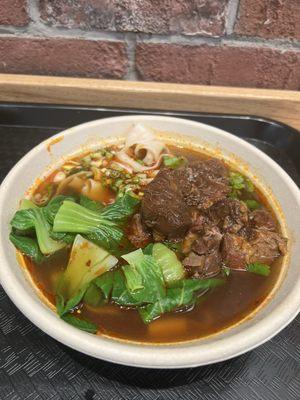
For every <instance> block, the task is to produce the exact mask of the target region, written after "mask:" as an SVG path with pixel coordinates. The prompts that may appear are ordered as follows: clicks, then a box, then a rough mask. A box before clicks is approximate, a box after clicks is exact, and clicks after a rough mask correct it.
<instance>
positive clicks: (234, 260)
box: [222, 229, 287, 269]
mask: <svg viewBox="0 0 300 400" xmlns="http://www.w3.org/2000/svg"><path fill="white" fill-rule="evenodd" d="M286 244H287V240H286V239H285V238H283V237H282V236H281V235H280V234H279V233H276V232H271V231H268V230H259V229H256V230H253V232H252V238H251V240H249V241H247V240H246V239H244V238H243V237H241V236H238V235H233V234H229V233H227V234H225V236H224V240H223V244H222V257H223V261H224V263H225V264H226V265H227V266H228V267H229V268H233V269H245V268H246V266H247V264H249V263H256V262H259V263H263V264H268V265H270V264H272V262H274V261H275V260H276V259H277V258H278V257H279V256H281V255H284V254H285V253H286Z"/></svg>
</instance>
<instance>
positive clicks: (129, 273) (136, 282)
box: [122, 265, 144, 292]
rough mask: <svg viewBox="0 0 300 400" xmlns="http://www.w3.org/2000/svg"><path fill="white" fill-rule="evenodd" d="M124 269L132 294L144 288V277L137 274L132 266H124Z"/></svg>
mask: <svg viewBox="0 0 300 400" xmlns="http://www.w3.org/2000/svg"><path fill="white" fill-rule="evenodd" d="M122 269H123V272H124V275H125V279H126V285H127V287H128V290H129V291H130V292H135V291H136V290H139V289H143V288H144V285H143V279H142V275H141V274H140V273H139V272H137V270H136V269H135V268H134V267H132V266H130V265H124V267H122Z"/></svg>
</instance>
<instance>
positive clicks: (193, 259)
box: [182, 251, 205, 268]
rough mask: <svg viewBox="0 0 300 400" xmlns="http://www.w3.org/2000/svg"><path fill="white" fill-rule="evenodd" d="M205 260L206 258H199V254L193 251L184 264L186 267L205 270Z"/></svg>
mask: <svg viewBox="0 0 300 400" xmlns="http://www.w3.org/2000/svg"><path fill="white" fill-rule="evenodd" d="M204 259H205V257H204V256H199V254H196V253H194V252H193V251H191V252H190V254H189V255H188V256H187V257H185V259H184V260H183V261H182V264H183V265H184V266H185V267H199V268H203V265H204Z"/></svg>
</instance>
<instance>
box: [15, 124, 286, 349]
mask: <svg viewBox="0 0 300 400" xmlns="http://www.w3.org/2000/svg"><path fill="white" fill-rule="evenodd" d="M11 226H12V230H11V234H10V240H11V242H12V243H13V244H14V245H15V247H16V248H17V249H18V252H19V253H21V254H22V256H23V258H24V260H25V263H26V267H27V269H28V271H29V273H30V275H31V277H32V279H33V280H34V282H35V284H36V285H37V287H38V288H39V289H40V291H41V292H42V293H43V295H44V296H45V297H46V298H47V299H48V301H49V302H50V303H51V304H52V305H53V307H55V309H56V311H57V313H58V315H59V316H60V318H62V319H63V320H64V321H65V322H66V323H69V324H71V325H73V326H75V327H77V328H79V329H82V330H85V331H87V332H90V333H94V334H98V335H108V336H110V337H113V338H121V339H126V340H131V341H138V342H148V343H149V342H150V343H170V342H180V341H187V340H193V339H198V338H201V337H205V336H207V335H210V334H213V333H217V332H219V331H221V330H223V329H225V328H227V327H230V326H232V325H234V324H236V323H237V322H239V321H241V320H243V319H244V318H245V317H247V316H249V315H250V314H251V313H252V312H253V311H254V310H255V309H257V308H258V306H259V305H260V304H262V302H263V301H264V300H265V299H266V298H267V296H268V295H269V293H270V292H271V291H272V289H273V287H274V285H275V284H276V282H277V279H278V276H279V273H280V270H281V265H282V258H283V255H284V254H285V253H286V246H287V239H285V238H284V237H283V236H282V234H281V231H280V226H279V224H278V221H277V220H276V217H275V215H274V213H273V211H272V209H271V208H270V206H269V205H268V202H267V201H266V198H265V197H264V196H263V195H262V193H260V192H259V190H258V189H257V188H256V187H255V186H254V184H253V183H252V182H251V181H250V180H249V179H248V178H247V177H246V176H244V175H242V174H240V173H239V172H237V171H234V170H232V169H231V168H230V166H228V165H226V164H225V163H224V161H223V160H222V159H220V158H218V159H217V158H212V157H208V156H207V154H204V153H201V152H200V151H195V150H192V149H189V148H182V147H177V146H174V145H168V146H166V145H165V144H164V143H162V142H161V141H159V140H158V139H156V138H155V137H154V135H153V134H152V132H150V131H149V130H148V129H146V128H145V127H144V126H142V125H139V124H138V125H136V126H134V127H133V129H132V131H131V132H129V134H128V136H127V138H126V140H125V143H124V144H122V145H110V146H108V147H102V148H99V149H97V150H94V151H92V152H90V153H86V154H84V155H82V156H81V157H77V158H73V159H70V160H68V161H66V162H65V164H64V165H62V166H61V167H60V168H59V169H57V170H56V171H54V172H53V173H51V174H50V175H49V176H48V178H47V179H45V180H44V181H43V182H42V183H41V184H40V185H39V186H38V187H37V188H36V190H35V191H34V193H33V194H32V196H31V198H27V199H23V200H22V201H21V203H20V209H19V210H18V211H17V212H16V213H15V215H14V217H13V219H12V221H11Z"/></svg>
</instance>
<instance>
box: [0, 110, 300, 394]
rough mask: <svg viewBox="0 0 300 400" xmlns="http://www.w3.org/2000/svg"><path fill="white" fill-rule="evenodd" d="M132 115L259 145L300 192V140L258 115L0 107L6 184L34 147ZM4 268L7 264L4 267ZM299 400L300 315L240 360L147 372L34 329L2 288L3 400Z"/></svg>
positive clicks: (0, 163)
mask: <svg viewBox="0 0 300 400" xmlns="http://www.w3.org/2000/svg"><path fill="white" fill-rule="evenodd" d="M127 114H162V115H170V116H177V117H181V118H188V119H192V120H195V121H200V122H204V123H207V124H209V125H213V126H217V127H219V128H222V129H224V130H227V131H228V132H231V133H233V134H235V135H237V136H240V137H242V138H244V139H246V140H247V141H249V142H251V143H252V144H254V145H255V146H257V147H259V148H260V149H261V150H263V151H264V152H265V153H267V154H268V155H269V156H270V157H272V158H273V159H274V160H275V161H277V162H278V163H279V164H280V165H281V166H282V167H283V168H284V169H285V170H286V171H287V172H288V173H289V174H290V176H291V177H292V178H293V179H294V180H295V181H296V182H297V183H298V185H299V186H300V179H299V175H300V157H299V156H298V155H299V153H300V134H299V132H297V131H295V130H294V129H292V128H290V127H288V126H285V125H282V124H280V123H277V122H274V121H269V120H264V119H262V118H256V117H245V116H231V115H208V114H197V113H178V112H167V111H161V112H152V111H149V112H145V111H141V110H113V109H103V108H91V107H72V106H48V105H21V104H0V182H1V181H2V179H3V178H4V176H5V175H6V173H7V172H8V171H9V169H10V168H11V167H12V166H13V165H14V164H15V163H16V161H18V160H19V159H20V158H21V157H22V156H23V155H24V154H25V153H26V152H27V151H28V150H29V149H31V148H32V147H33V146H34V145H36V144H37V143H39V142H40V141H42V140H43V139H45V138H47V137H49V136H51V135H53V134H55V133H57V132H59V131H61V130H62V129H64V128H67V127H69V126H73V125H77V124H80V123H83V122H86V121H90V120H94V119H98V118H105V117H111V116H117V115H127ZM0 268H1V266H0ZM6 399H8V400H25V399H28V400H36V399H45V400H50V399H51V400H57V399H63V400H69V399H72V400H77V399H85V400H98V399H105V400H106V399H109V400H119V399H130V400H131V399H132V400H139V399H145V400H152V399H153V400H158V399H161V400H165V399H166V400H173V399H180V400H181V399H182V400H188V399H201V400H202V399H203V400H215V399H228V400H240V399H241V400H285V399H287V400H294V399H295V400H296V399H297V400H298V399H300V316H299V315H298V318H297V319H296V320H294V321H293V323H291V324H290V325H289V326H288V327H287V328H286V329H284V330H283V331H282V332H281V333H280V334H279V335H277V336H276V337H275V338H273V339H272V340H271V341H269V342H267V343H266V344H264V345H262V346H260V347H259V348H257V349H255V350H253V351H251V352H248V353H246V354H244V355H242V356H240V357H237V358H235V359H232V360H229V361H226V362H222V363H219V364H215V365H211V366H207V367H199V368H192V369H185V370H143V369H139V368H132V367H124V366H119V365H115V364H111V363H108V362H104V361H101V360H96V359H94V358H91V357H88V356H85V355H83V354H81V353H78V352H76V351H74V350H71V349H69V348H67V347H66V346H64V345H62V344H60V343H58V342H56V341H55V340H54V339H52V338H50V337H49V336H47V335H46V334H44V333H43V332H42V331H40V330H39V329H38V328H36V327H35V326H34V325H32V324H31V323H30V322H29V321H28V320H27V319H26V318H25V317H24V316H23V315H22V314H21V313H20V312H19V311H18V310H17V308H16V307H15V306H14V305H13V303H12V302H11V301H10V300H9V298H8V297H7V296H6V294H5V293H4V291H3V289H2V288H0V400H6Z"/></svg>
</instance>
